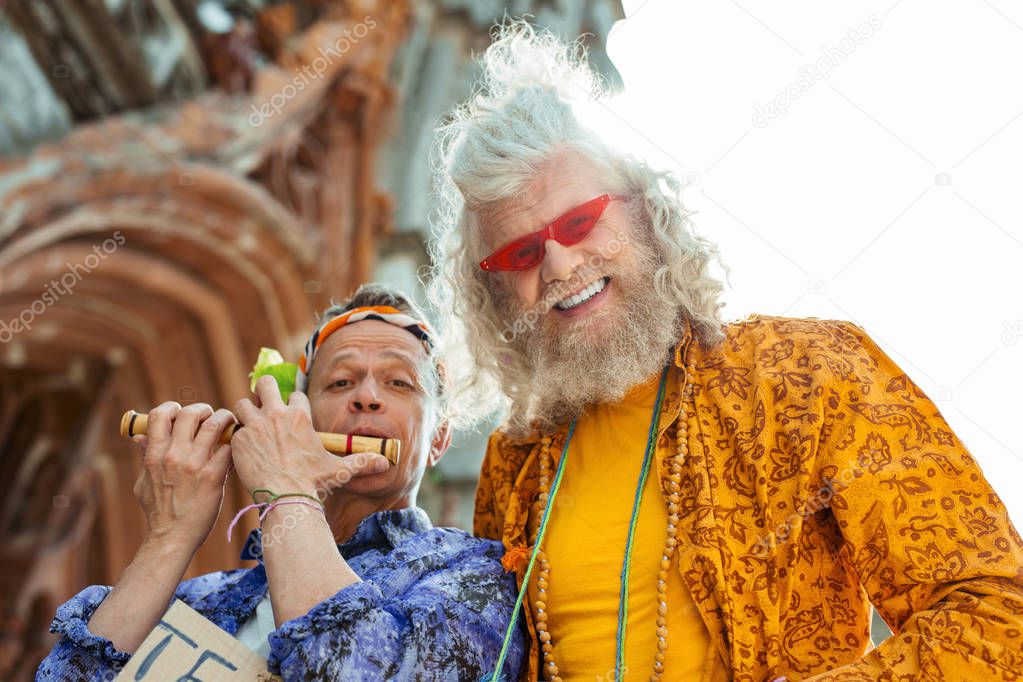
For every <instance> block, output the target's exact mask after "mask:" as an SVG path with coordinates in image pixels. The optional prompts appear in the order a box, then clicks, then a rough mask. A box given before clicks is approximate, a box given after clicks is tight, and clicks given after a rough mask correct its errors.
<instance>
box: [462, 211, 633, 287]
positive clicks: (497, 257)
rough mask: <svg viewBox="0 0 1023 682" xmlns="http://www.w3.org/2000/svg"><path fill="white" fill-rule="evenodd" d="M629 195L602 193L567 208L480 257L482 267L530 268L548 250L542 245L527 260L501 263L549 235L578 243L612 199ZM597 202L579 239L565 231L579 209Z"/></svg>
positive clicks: (566, 243)
mask: <svg viewBox="0 0 1023 682" xmlns="http://www.w3.org/2000/svg"><path fill="white" fill-rule="evenodd" d="M628 200H629V197H627V196H625V195H623V194H601V195H600V196H599V197H596V198H595V199H590V200H589V201H587V202H585V203H582V204H579V205H578V206H576V207H575V208H573V209H570V210H568V211H566V212H565V213H564V214H562V215H560V216H558V217H557V218H555V219H554V220H553V221H551V222H550V223H548V224H547V225H544V226H543V227H541V228H540V229H539V230H537V231H536V232H530V233H529V234H527V235H525V236H523V237H519V238H518V239H516V240H514V241H511V242H508V243H507V244H505V245H504V246H502V247H501V248H499V249H498V250H497V251H494V252H493V253H492V254H490V255H489V256H487V257H486V258H484V259H483V260H482V261H480V269H482V270H486V271H487V272H521V271H523V270H529V269H531V268H534V267H536V266H537V264H539V263H540V261H542V260H543V257H544V254H545V250H544V249H543V248H540V249H538V250H537V256H536V258H534V259H531V260H530V261H529V263H528V264H523V265H518V266H513V265H508V264H502V263H501V261H502V260H507V258H508V254H511V253H514V252H515V251H518V250H520V249H522V248H523V247H527V246H540V247H542V246H543V244H544V242H546V241H547V240H548V239H553V240H554V241H556V242H558V243H559V244H561V245H563V246H572V245H573V244H578V243H579V242H581V241H582V240H583V239H585V238H586V236H587V235H589V234H590V232H592V231H593V228H594V227H596V225H597V221H599V220H600V216H602V215H603V214H604V210H605V209H606V208H607V206H608V204H610V203H611V202H612V201H628ZM594 204H596V205H597V207H598V208H597V210H596V215H595V216H594V218H593V223H592V224H591V225H590V226H589V227H588V228H586V230H585V231H584V232H583V233H582V234H580V235H578V238H577V239H571V238H569V237H568V236H567V235H566V234H565V229H564V228H565V225H566V224H567V223H568V221H569V220H571V219H572V218H574V217H576V216H577V215H578V214H579V213H581V212H585V211H587V210H590V209H591V208H592V207H593V206H594Z"/></svg>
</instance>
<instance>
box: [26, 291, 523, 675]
mask: <svg viewBox="0 0 1023 682" xmlns="http://www.w3.org/2000/svg"><path fill="white" fill-rule="evenodd" d="M423 320H424V318H423V316H422V314H421V313H419V311H417V310H416V308H415V306H413V305H412V304H411V303H410V302H409V301H408V300H407V299H405V298H404V297H403V296H401V295H400V294H398V293H396V292H393V291H390V290H388V289H385V288H383V287H380V286H375V285H367V286H363V287H361V288H360V289H359V290H358V291H357V292H356V293H355V295H354V296H353V297H352V298H351V299H349V300H348V301H346V302H345V303H344V304H342V305H340V306H332V307H331V308H329V309H328V310H327V311H326V312H325V313H324V314H323V315H322V316H321V319H320V323H319V324H318V325H317V327H316V329H315V330H314V332H313V334H312V336H311V337H310V339H309V342H308V344H307V345H306V348H305V354H304V356H303V357H302V360H301V364H300V371H299V372H298V376H297V380H296V387H297V389H298V390H296V391H295V392H294V393H292V394H291V397H290V399H289V400H288V403H287V404H284V403H283V401H282V400H281V394H280V392H279V390H278V385H277V383H276V382H275V381H274V379H273V378H272V377H270V376H265V377H261V378H260V379H259V381H258V383H257V385H256V394H257V395H256V398H255V400H254V401H250V400H248V399H245V400H241V401H240V402H239V403H238V404H237V405H236V406H235V409H234V414H235V415H236V416H237V417H238V418H239V419H240V421H241V422H242V424H243V425H244V428H242V429H240V430H239V431H238V432H237V433H235V434H234V436H233V438H232V439H231V444H230V445H223V446H217V445H216V442H215V440H216V438H217V436H218V435H219V434H220V433H221V432H222V431H223V430H224V428H226V427H227V426H228V425H230V424H231V423H233V421H234V417H232V414H231V413H230V412H228V411H227V410H217V411H216V412H214V411H213V409H212V408H211V407H210V406H209V405H205V404H193V405H188V406H186V407H181V405H178V404H177V403H163V404H161V405H160V406H159V407H157V408H155V409H154V410H153V411H152V412H150V413H149V430H148V432H147V435H146V436H142V437H139V438H140V440H141V443H140V444H141V446H142V450H143V460H142V464H143V466H142V472H141V474H140V477H139V481H138V483H137V484H136V494H137V495H138V497H139V501H140V502H141V504H142V508H143V509H144V511H145V512H146V518H147V520H148V522H149V535H148V537H147V538H146V541H145V542H144V543H143V544H142V546H141V547H140V548H139V551H138V553H137V554H136V555H135V558H134V560H133V561H132V563H131V565H130V566H129V567H128V568H127V569H126V570H125V572H124V574H123V576H122V577H121V579H120V581H119V582H118V583H117V585H116V586H114V587H113V588H112V589H111V588H109V587H104V586H99V585H93V586H91V587H88V588H86V589H85V590H83V591H82V592H80V593H79V594H78V595H76V596H75V597H73V598H72V599H71V600H70V601H68V602H67V603H65V604H64V605H63V606H61V607H60V608H59V609H58V610H57V616H56V618H55V619H54V621H53V625H52V626H51V630H52V631H53V632H56V633H59V634H61V635H63V637H62V638H61V640H60V642H58V644H57V645H56V647H54V649H53V651H52V652H50V655H49V656H48V657H47V658H46V660H44V661H43V663H42V665H41V666H40V667H39V671H38V673H37V676H36V678H37V679H40V680H61V681H64V680H72V679H73V680H84V679H89V680H109V679H113V677H114V676H115V675H116V671H117V670H118V669H119V668H120V667H122V666H123V665H124V664H125V663H126V662H127V661H128V660H129V659H130V658H131V655H132V654H133V653H134V652H135V650H136V649H137V647H138V646H139V644H141V643H142V641H143V640H144V639H145V637H146V635H147V634H149V632H150V630H152V629H153V628H154V627H155V626H156V624H157V622H158V621H159V620H160V617H161V616H162V615H163V614H164V612H165V611H166V609H167V606H168V604H169V603H170V601H171V600H172V599H174V598H177V599H181V600H182V601H184V602H185V603H186V604H188V605H189V606H191V607H192V608H194V609H195V610H197V611H198V612H199V613H200V614H202V615H203V616H205V617H206V618H207V619H209V620H211V621H213V623H215V624H216V625H218V626H220V627H221V628H223V629H224V630H226V631H227V632H228V633H230V634H233V635H234V636H235V637H236V638H237V639H239V640H240V641H242V642H244V643H245V644H247V645H248V646H250V647H251V648H253V649H254V650H256V651H257V652H258V653H260V654H261V655H263V656H268V657H269V660H268V664H269V667H270V670H271V672H276V673H280V674H281V675H282V677H283V678H284V679H285V680H382V679H399V680H407V679H417V680H467V679H476V678H478V677H480V676H481V675H483V674H484V673H486V672H489V671H491V670H494V669H495V666H496V659H497V655H498V644H499V643H500V637H501V635H503V634H504V625H505V623H506V622H507V620H508V618H509V617H511V614H512V611H513V607H514V604H515V586H514V581H512V580H511V577H510V576H507V575H505V574H504V571H503V570H502V568H501V564H500V558H501V547H500V545H499V544H498V543H494V542H489V541H485V540H479V539H476V538H473V537H471V536H469V535H468V534H467V533H465V532H463V531H460V530H456V529H453V528H434V527H432V526H431V525H430V520H429V518H427V516H426V513H425V512H424V511H423V510H422V509H419V508H418V507H416V494H417V492H418V489H419V483H420V481H421V480H422V478H423V473H424V471H425V468H426V467H427V466H432V465H434V464H436V463H437V462H438V461H439V460H440V458H441V457H442V456H443V455H444V452H445V451H446V450H447V448H448V445H449V444H450V431H449V429H448V426H447V424H446V423H444V422H443V421H441V420H440V419H439V414H438V409H437V404H436V403H437V399H438V395H437V392H438V390H439V382H438V380H437V376H436V369H437V366H436V364H435V362H434V358H433V357H432V353H431V352H430V346H431V341H430V339H431V335H430V333H429V328H428V327H427V326H426V324H425V322H424V321H423ZM314 427H315V428H316V429H318V430H321V431H327V432H332V433H347V434H356V435H367V436H375V437H382V438H397V439H399V440H400V441H401V442H402V452H401V457H400V458H399V461H398V464H397V465H396V466H389V465H388V463H387V460H386V459H384V458H383V457H382V456H380V455H354V456H351V457H337V456H335V455H332V454H330V453H329V452H327V451H326V450H324V448H323V446H322V445H321V443H320V441H319V439H318V438H317V437H316V434H315V432H314ZM232 461H233V463H234V468H235V470H236V471H237V473H238V476H239V478H240V479H241V481H242V483H243V485H245V487H246V489H247V490H250V491H252V492H253V498H254V499H255V500H258V501H259V502H261V503H262V513H261V515H260V521H261V528H262V533H260V531H258V530H257V531H253V534H252V535H251V536H250V537H249V541H248V542H247V543H246V546H245V550H244V551H243V556H242V558H244V559H258V560H259V565H258V566H256V567H254V568H250V569H238V570H233V571H224V572H218V573H211V574H209V575H204V576H200V577H198V578H194V579H192V580H187V581H185V582H180V581H181V577H182V575H183V574H184V572H185V569H186V568H187V567H188V563H189V561H190V560H191V558H192V555H193V554H194V553H195V550H196V549H197V548H198V547H199V546H200V545H201V544H202V543H203V541H204V540H205V539H206V537H207V536H208V535H209V533H210V530H211V529H212V527H213V525H214V523H215V521H216V519H217V516H218V514H219V511H220V505H221V500H222V497H223V488H224V481H225V479H226V476H227V474H228V465H229V464H230V463H231V462H232ZM321 500H322V503H321ZM179 583H180V584H179ZM516 637H517V638H518V640H517V641H516V642H515V643H514V644H513V646H512V653H511V655H510V656H508V657H506V659H505V660H506V665H504V666H503V667H502V670H503V671H504V672H505V674H506V675H509V674H510V675H514V674H515V673H516V672H517V670H518V666H519V662H520V661H521V658H522V642H521V633H517V634H516ZM182 679H185V678H182ZM189 679H197V678H195V677H190V678H189Z"/></svg>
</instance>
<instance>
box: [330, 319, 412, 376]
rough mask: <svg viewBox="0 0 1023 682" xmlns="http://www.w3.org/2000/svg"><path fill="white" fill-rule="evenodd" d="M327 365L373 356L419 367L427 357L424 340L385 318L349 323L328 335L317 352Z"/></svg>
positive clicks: (366, 358)
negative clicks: (382, 319) (386, 320)
mask: <svg viewBox="0 0 1023 682" xmlns="http://www.w3.org/2000/svg"><path fill="white" fill-rule="evenodd" d="M317 356H322V357H323V360H324V365H328V366H329V365H333V364H335V363H336V362H341V361H345V360H359V359H364V360H369V359H371V358H380V359H393V360H402V361H404V362H406V363H408V364H409V365H412V366H415V365H417V364H418V363H420V362H422V361H424V360H425V359H426V349H424V348H423V344H422V342H421V341H420V340H419V339H417V338H416V337H415V336H413V335H412V334H411V333H409V332H408V331H406V330H404V329H402V328H401V327H397V326H395V325H393V324H390V323H388V322H383V321H381V320H362V321H360V322H353V323H351V324H348V325H345V326H344V327H342V328H341V329H338V330H337V331H336V332H334V333H333V334H331V335H330V336H329V337H327V340H326V341H324V342H323V346H321V347H320V349H319V351H318V352H317Z"/></svg>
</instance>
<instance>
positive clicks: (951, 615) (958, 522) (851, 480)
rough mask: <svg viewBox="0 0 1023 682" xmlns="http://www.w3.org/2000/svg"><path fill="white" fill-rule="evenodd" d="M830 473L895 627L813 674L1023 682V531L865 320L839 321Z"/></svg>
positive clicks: (861, 565)
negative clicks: (853, 656) (863, 650)
mask: <svg viewBox="0 0 1023 682" xmlns="http://www.w3.org/2000/svg"><path fill="white" fill-rule="evenodd" d="M835 338H836V345H835V347H834V348H833V349H831V350H835V351H837V352H834V353H824V354H822V355H821V357H823V358H826V359H825V360H824V362H825V363H828V364H831V365H832V367H831V368H830V370H831V373H832V374H833V375H837V376H841V377H844V378H843V379H842V380H840V381H838V382H837V384H832V386H831V387H828V388H826V389H825V395H823V396H822V399H823V401H824V405H825V407H824V420H823V427H822V432H821V450H820V451H819V453H818V455H819V457H820V461H821V464H822V469H821V471H822V474H823V475H824V476H825V477H826V478H828V479H829V480H831V481H833V485H834V496H833V499H832V501H831V508H832V511H833V513H834V515H835V518H836V519H837V520H838V524H839V528H840V531H841V534H842V540H843V543H844V546H843V548H842V551H843V552H845V553H846V557H847V558H848V559H849V560H850V562H851V564H852V566H853V569H854V570H855V571H856V573H857V575H858V576H859V579H860V581H861V583H862V584H863V585H864V587H865V588H866V590H867V595H868V597H869V598H870V601H871V602H872V603H873V605H874V607H875V608H876V609H877V610H878V612H879V613H880V615H881V617H882V618H884V620H885V622H886V623H888V625H889V626H890V627H891V628H892V631H893V632H894V635H893V636H892V637H890V638H888V639H887V640H885V641H884V642H882V643H881V644H880V645H879V646H878V647H877V648H876V649H874V650H872V651H870V652H869V653H867V654H866V655H865V656H864V657H862V658H861V659H860V660H858V661H856V662H854V663H852V664H850V665H847V666H843V667H841V668H839V669H835V670H832V671H829V672H827V673H824V674H821V675H817V676H815V677H813V678H811V679H813V680H816V681H823V680H880V679H884V680H918V679H927V680H938V679H944V680H966V679H969V680H974V679H977V680H979V679H991V680H1017V679H1021V674H1023V541H1021V539H1020V536H1019V534H1018V533H1017V531H1016V530H1015V528H1013V526H1012V523H1011V522H1010V520H1009V516H1008V513H1007V511H1006V509H1005V506H1004V505H1003V504H1002V502H1001V500H1000V499H999V498H998V495H997V494H995V492H994V490H992V488H991V486H990V485H989V484H988V482H987V481H986V480H985V479H984V476H983V474H982V473H981V470H980V467H979V466H978V465H977V463H976V461H975V460H974V459H973V457H971V456H970V453H969V452H968V451H967V449H966V447H965V446H964V445H963V444H962V443H961V442H960V441H959V439H958V438H957V437H956V436H955V435H954V434H953V433H952V430H951V429H950V428H949V426H948V424H947V423H946V422H945V420H944V418H942V416H941V414H940V413H939V411H938V409H937V408H936V407H935V405H934V404H933V403H932V402H931V400H930V399H928V398H927V396H926V395H924V393H923V392H922V391H921V390H920V389H919V388H918V387H917V386H916V385H915V384H913V382H912V381H910V379H909V377H907V376H906V374H905V373H903V372H902V371H901V370H900V369H899V368H898V367H897V366H896V365H895V363H894V362H892V360H891V359H890V358H888V357H887V356H886V355H885V354H884V352H883V351H881V350H880V349H879V348H878V347H877V345H876V344H875V343H874V342H873V341H872V340H871V339H870V338H869V337H868V336H867V334H866V333H865V332H864V331H863V330H862V329H861V328H859V327H857V326H856V325H853V324H851V323H848V322H842V323H838V328H837V330H836V333H835Z"/></svg>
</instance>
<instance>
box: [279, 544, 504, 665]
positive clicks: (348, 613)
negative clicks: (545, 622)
mask: <svg viewBox="0 0 1023 682" xmlns="http://www.w3.org/2000/svg"><path fill="white" fill-rule="evenodd" d="M451 543H459V544H460V545H461V546H460V547H457V548H456V549H455V550H454V553H453V554H452V551H451V550H450V548H451V547H452V544H451ZM431 545H432V547H433V551H431V550H430V549H429V548H426V547H422V546H420V547H418V548H416V549H412V548H409V549H408V550H405V549H395V550H393V551H392V552H391V553H390V554H389V555H388V557H387V559H386V560H385V570H386V571H387V573H386V575H387V584H386V585H385V584H380V585H378V584H376V583H374V582H373V579H372V577H370V578H369V579H366V580H363V581H362V582H359V583H355V584H353V585H349V586H348V587H345V588H344V589H342V590H341V591H339V592H338V593H337V594H335V595H334V596H332V597H330V598H329V599H327V600H325V601H323V602H321V603H319V604H317V605H316V606H315V607H313V609H312V610H310V611H309V613H307V614H306V615H304V616H301V617H299V618H296V619H294V620H291V621H288V622H287V623H284V624H283V625H282V626H281V627H280V628H279V629H278V630H275V631H274V632H273V633H271V634H270V658H269V668H270V670H271V671H274V672H278V671H279V672H280V674H281V676H282V677H283V678H284V679H285V680H293V679H317V680H340V679H344V680H346V681H347V680H381V679H402V680H406V679H423V680H479V679H482V678H483V676H484V675H487V674H489V673H492V672H493V671H494V668H495V666H496V663H497V658H498V654H499V652H500V650H501V645H502V641H503V639H504V635H505V628H506V627H507V625H508V621H509V619H510V617H511V614H512V610H513V608H514V606H515V597H516V591H515V582H514V576H512V575H510V574H506V573H505V572H504V570H503V569H502V568H501V563H500V556H501V551H502V550H501V546H500V544H499V543H494V542H489V541H482V540H479V539H476V538H471V537H469V536H467V535H465V534H464V533H461V532H460V531H452V530H445V529H435V530H434V531H432V532H431ZM445 547H446V548H448V549H445ZM381 575H384V574H383V573H382V574H381ZM385 593H386V594H385ZM523 646H524V643H523V637H522V633H521V631H515V633H514V636H513V638H512V640H511V646H510V649H509V652H508V655H507V658H506V659H505V664H504V676H503V678H502V679H506V680H512V679H515V678H516V677H517V676H518V670H519V666H520V663H521V661H522V652H523Z"/></svg>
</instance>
